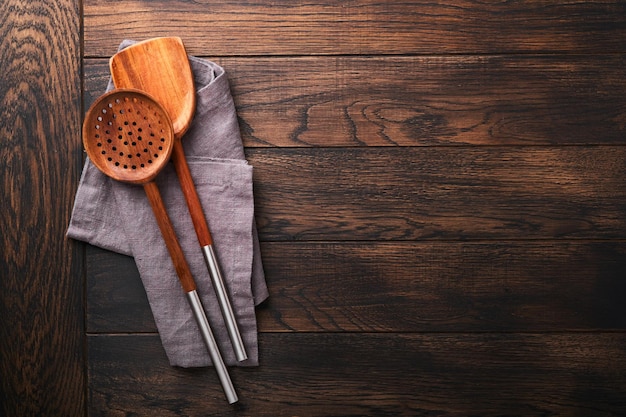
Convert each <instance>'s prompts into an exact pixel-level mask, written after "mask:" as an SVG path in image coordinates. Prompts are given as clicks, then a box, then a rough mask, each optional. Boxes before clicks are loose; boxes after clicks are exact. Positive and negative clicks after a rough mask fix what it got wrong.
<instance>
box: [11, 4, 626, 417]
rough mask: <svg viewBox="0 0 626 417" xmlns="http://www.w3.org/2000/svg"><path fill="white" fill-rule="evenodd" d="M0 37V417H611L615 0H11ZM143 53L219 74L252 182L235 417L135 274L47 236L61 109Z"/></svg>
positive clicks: (615, 386)
mask: <svg viewBox="0 0 626 417" xmlns="http://www.w3.org/2000/svg"><path fill="white" fill-rule="evenodd" d="M37 4H39V5H40V7H37V6H36V5H37ZM44 5H45V7H44ZM81 12H82V13H83V18H84V20H83V26H82V28H83V30H82V32H80V31H79V29H80V28H81V25H80V17H81V15H80V13H81ZM0 31H1V32H0V33H2V35H3V37H2V38H0V39H2V41H1V42H2V46H3V48H2V49H1V50H0V56H2V62H3V63H5V62H7V63H10V65H7V66H6V67H5V68H4V69H3V74H2V75H1V76H0V77H2V79H1V80H2V82H1V83H0V97H1V98H2V100H3V101H2V104H3V106H2V108H1V110H0V111H2V118H0V128H1V130H0V131H1V132H2V144H1V145H0V152H1V155H2V161H3V164H4V167H5V168H4V170H3V174H2V175H3V176H2V178H3V182H2V186H3V195H4V196H6V197H8V198H6V199H5V200H3V201H2V209H3V216H2V223H1V224H2V239H3V243H4V249H3V251H4V257H3V261H2V264H0V265H1V266H2V280H1V281H0V290H1V292H0V300H1V302H0V313H1V314H0V315H1V316H2V317H3V323H2V325H0V332H1V333H0V371H1V372H2V378H1V379H0V415H3V414H4V415H7V416H21V415H47V416H56V415H59V416H79V415H89V416H131V415H142V416H143V415H158V416H206V415H241V416H244V415H245V416H248V415H250V416H293V415H298V416H327V415H343V416H361V415H373V416H379V415H394V416H395V415H407V416H413V415H424V416H426V415H440V416H470V415H475V416H478V415H480V416H502V415H507V416H546V415H554V416H622V415H626V400H625V399H626V303H624V302H623V300H624V297H625V296H626V148H625V147H624V144H625V143H626V142H625V137H624V135H625V132H626V81H625V80H626V65H625V64H626V3H624V2H621V1H616V0H615V1H579V2H564V1H561V2H553V1H531V0H518V1H507V2H483V1H474V0H448V1H441V2H426V1H411V2H396V1H389V2H378V1H371V0H355V1H350V2H340V1H331V0H328V1H321V2H314V3H301V2H296V3H294V2H289V1H265V0H263V1H258V2H253V3H248V2H237V1H204V0H203V1H193V2H190V1H185V0H158V1H150V2H137V1H131V0H115V1H114V0H106V1H96V0H84V1H82V2H73V3H72V2H70V1H59V2H56V3H55V5H53V6H51V5H48V3H45V2H42V1H33V2H25V1H16V0H12V1H11V0H10V1H8V4H7V7H3V8H2V11H0ZM81 33H82V37H83V38H82V40H83V43H82V49H81V43H80V40H81V38H80V37H79V35H80V34H81ZM161 35H174V36H180V37H182V39H183V40H184V42H185V44H186V46H187V47H188V49H189V51H190V52H191V53H192V54H194V55H197V56H202V57H206V58H209V59H211V60H214V61H215V62H217V63H219V64H220V65H222V66H224V68H225V69H226V71H227V73H228V77H229V80H230V83H231V88H232V93H233V97H234V100H235V104H236V106H237V112H238V116H239V122H240V127H241V131H242V135H243V139H244V144H245V146H246V155H247V158H248V160H249V161H250V163H251V164H252V165H253V166H254V170H255V171H254V175H255V176H254V187H255V203H256V218H257V223H258V226H259V233H260V238H261V249H262V254H263V260H264V266H265V271H266V275H267V280H268V285H269V290H270V298H269V300H268V301H267V302H265V303H264V304H263V305H261V306H260V307H259V309H258V310H257V316H258V319H259V339H260V362H261V365H260V366H259V367H258V368H236V369H232V377H233V380H234V383H235V385H236V386H237V389H238V392H239V394H240V398H241V400H240V403H239V404H237V405H236V406H234V407H233V406H228V404H227V403H226V402H225V401H224V398H223V394H222V392H221V389H220V387H219V383H218V381H217V378H216V376H215V374H214V371H213V370H212V369H195V370H183V369H177V368H172V367H170V366H169V364H168V362H167V359H166V357H165V354H164V351H163V348H162V346H161V344H160V341H159V339H158V335H157V333H156V328H155V324H154V321H153V319H152V315H151V312H150V308H149V305H148V302H147V299H146V295H145V291H144V290H143V287H142V285H141V281H140V279H139V276H138V272H137V270H136V268H135V266H134V262H133V259H132V258H129V257H126V256H122V255H118V254H113V253H111V252H108V251H105V250H103V249H99V248H95V247H90V246H84V245H82V244H80V243H77V242H72V243H70V242H68V241H66V240H65V239H64V238H63V233H64V231H65V227H66V225H67V221H68V219H69V214H70V211H71V203H72V202H71V199H72V197H73V195H74V193H75V189H76V186H77V182H78V175H79V172H80V162H81V160H82V149H81V146H80V137H79V130H80V120H81V108H82V109H84V108H86V107H87V106H89V105H90V104H91V102H93V100H94V99H95V98H97V97H98V96H99V95H100V94H101V93H102V92H103V91H104V88H105V87H106V83H107V80H108V77H109V74H108V68H107V60H108V58H109V57H110V56H111V55H112V54H113V53H114V52H115V50H116V48H117V45H118V44H119V42H121V40H122V39H124V38H131V39H137V40H141V39H145V38H149V37H154V36H161ZM81 54H82V58H83V60H82V66H81V61H80V58H81ZM81 76H82V78H81ZM81 86H82V93H83V95H82V98H83V104H82V107H81V104H80V92H81ZM59 113H62V117H60V116H58V114H59ZM68 138H72V139H68ZM83 261H84V267H83ZM83 290H84V293H83ZM83 294H84V295H83ZM83 296H84V298H85V300H83ZM83 301H84V306H83ZM5 317H8V319H5ZM83 321H84V328H83Z"/></svg>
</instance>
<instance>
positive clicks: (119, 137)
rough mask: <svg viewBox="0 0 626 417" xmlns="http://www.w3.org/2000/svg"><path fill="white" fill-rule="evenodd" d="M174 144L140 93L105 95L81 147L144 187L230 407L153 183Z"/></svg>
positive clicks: (224, 377)
mask: <svg viewBox="0 0 626 417" xmlns="http://www.w3.org/2000/svg"><path fill="white" fill-rule="evenodd" d="M174 142H175V141H174V132H173V129H172V122H171V120H170V118H169V115H168V114H167V112H166V110H165V109H164V108H163V107H161V105H160V104H159V103H157V102H156V101H155V100H154V99H153V98H151V97H150V96H148V95H146V94H145V93H144V92H142V91H139V90H129V89H118V90H113V91H111V92H109V93H107V94H104V95H103V96H101V97H100V98H99V99H98V100H96V102H95V103H94V104H93V105H92V106H91V107H90V109H89V111H87V114H86V115H85V121H84V124H83V145H84V146H85V150H86V151H87V155H89V159H91V161H92V162H93V164H94V165H95V166H96V167H97V168H98V169H99V170H100V171H102V172H103V173H104V174H105V175H108V176H109V177H111V178H113V179H115V180H118V181H123V182H127V183H131V184H141V185H143V188H144V190H145V192H146V194H147V196H148V200H149V201H150V205H151V206H152V210H153V211H154V215H155V217H156V220H157V224H158V225H159V229H160V230H161V233H162V234H163V239H164V240H165V244H166V246H167V249H168V251H169V253H170V256H171V258H172V262H173V264H174V268H175V269H176V273H177V274H178V279H179V280H180V283H181V285H182V287H183V290H184V291H185V293H186V295H187V299H188V300H189V303H190V305H191V307H192V310H193V313H194V317H195V319H196V321H197V323H198V327H199V328H200V330H201V332H202V336H203V339H204V342H205V343H206V345H207V348H208V350H209V354H210V355H211V360H212V361H213V364H214V365H215V369H216V371H217V374H218V377H219V379H220V382H221V383H222V387H223V388H224V392H225V394H226V398H227V399H228V402H229V403H231V404H232V403H234V402H236V401H237V400H238V399H237V394H236V392H235V388H234V387H233V384H232V381H231V379H230V376H229V375H228V371H227V369H226V366H225V365H224V361H223V360H222V356H221V354H220V352H219V348H218V346H217V343H215V338H214V337H213V333H212V332H211V328H210V327H209V322H208V320H207V317H206V314H205V313H204V309H203V308H202V304H201V302H200V298H199V297H198V293H197V291H196V283H195V281H194V279H193V276H192V275H191V271H190V270H189V265H188V264H187V261H186V259H185V255H184V254H183V251H182V248H181V247H180V244H179V242H178V239H177V237H176V233H175V232H174V228H173V226H172V222H171V220H170V218H169V216H168V214H167V211H166V210H165V205H164V204H163V200H162V198H161V193H160V192H159V188H158V187H157V185H156V183H155V181H154V180H155V178H156V176H157V174H158V173H159V172H160V171H161V170H162V169H163V167H164V166H165V165H166V164H167V162H168V160H169V158H170V155H171V154H172V150H173V147H174Z"/></svg>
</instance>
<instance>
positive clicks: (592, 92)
mask: <svg viewBox="0 0 626 417" xmlns="http://www.w3.org/2000/svg"><path fill="white" fill-rule="evenodd" d="M207 52H210V51H207ZM208 58H211V57H210V56H209V57H208ZM217 62H218V63H219V64H220V65H222V66H223V67H224V68H225V70H226V72H227V74H228V77H229V80H230V83H231V89H232V92H233V96H234V100H235V104H236V106H237V114H238V117H239V121H240V126H241V130H242V135H243V139H244V144H245V145H246V146H248V147H265V146H290V147H294V146H296V147H308V146H337V147H346V146H349V147H354V146H432V145H444V146H445V145H470V144H471V145H545V144H559V145H568V144H618V143H621V142H622V140H623V136H624V131H625V129H626V86H625V84H624V82H623V80H624V79H625V78H626V63H625V62H624V57H623V55H599V56H595V57H594V59H592V60H590V59H587V58H586V57H582V56H571V57H562V56H554V55H548V56H451V57H440V56H437V57H314V58H311V57H298V58H258V57H257V58H219V59H217ZM85 77H86V78H85V93H86V102H88V103H89V102H91V101H92V100H93V99H94V98H96V97H98V96H99V95H100V94H102V92H103V91H104V90H105V88H106V85H107V82H108V78H109V73H108V69H107V64H106V60H102V59H89V60H86V64H85Z"/></svg>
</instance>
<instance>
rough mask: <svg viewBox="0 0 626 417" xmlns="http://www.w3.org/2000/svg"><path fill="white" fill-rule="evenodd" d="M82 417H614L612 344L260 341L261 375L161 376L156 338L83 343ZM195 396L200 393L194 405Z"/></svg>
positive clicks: (480, 337) (566, 338)
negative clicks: (86, 356) (86, 391)
mask: <svg viewBox="0 0 626 417" xmlns="http://www.w3.org/2000/svg"><path fill="white" fill-rule="evenodd" d="M88 339H89V350H90V353H91V357H92V360H91V361H90V365H89V376H90V380H91V381H92V384H93V387H94V389H93V390H92V392H91V403H90V416H110V415H120V416H123V415H151V414H158V415H159V416H164V417H171V416H207V415H215V416H217V415H220V416H222V415H255V416H294V415H310V416H328V415H342V416H364V415H376V416H398V415H402V416H415V415H438V416H466V415H480V416H501V415H503V412H502V410H508V411H507V412H506V415H507V416H546V415H570V416H580V415H585V416H619V415H623V414H624V413H625V412H626V403H625V402H624V397H625V395H626V377H625V376H624V373H623V372H621V370H623V369H624V367H625V366H626V354H625V352H624V345H625V344H626V339H625V338H624V335H623V334H613V333H599V334H586V333H579V334H576V333H574V334H475V335H467V334H461V335H459V334H454V333H453V334H397V333H387V334H306V333H304V334H292V333H289V334H262V335H261V337H260V349H261V352H262V358H261V362H262V365H261V367H260V368H248V369H243V368H237V369H233V370H232V376H233V381H234V382H235V385H236V386H237V388H238V390H239V394H240V397H241V401H240V403H239V404H237V405H236V406H235V407H232V408H230V407H229V406H227V404H225V402H224V401H223V400H222V399H221V398H220V395H221V393H220V388H219V384H217V383H216V378H215V376H214V374H213V373H212V370H211V369H195V370H182V369H177V368H172V367H170V366H169V365H167V363H166V360H165V358H164V353H163V351H162V347H161V346H160V343H159V339H158V337H156V336H132V335H131V336H113V337H111V336H93V337H89V338H88ZM200 393H201V394H200Z"/></svg>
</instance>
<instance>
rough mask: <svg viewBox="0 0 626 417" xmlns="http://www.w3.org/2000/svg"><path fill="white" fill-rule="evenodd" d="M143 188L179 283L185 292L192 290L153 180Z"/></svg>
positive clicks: (170, 223) (183, 259)
mask: <svg viewBox="0 0 626 417" xmlns="http://www.w3.org/2000/svg"><path fill="white" fill-rule="evenodd" d="M143 188H144V190H145V191H146V195H147V196H148V200H149V201H150V205H151V206H152V211H153V212H154V216H155V217H156V220H157V224H158V225H159V229H161V234H162V235H163V239H164V240H165V245H166V246H167V250H168V251H169V253H170V257H171V258H172V262H173V263H174V268H175V269H176V273H177V274H178V279H179V280H180V284H181V285H182V287H183V289H184V290H185V292H189V291H193V290H195V289H196V283H195V281H194V279H193V276H192V275H191V271H190V270H189V265H188V264H187V261H186V260H185V255H184V254H183V250H182V248H181V247H180V243H179V242H178V238H177V237H176V233H175V232H174V227H173V226H172V222H171V220H170V218H169V216H168V215H167V211H166V210H165V205H164V204H163V199H162V198H161V193H160V192H159V188H158V187H157V185H156V183H155V182H154V181H151V182H148V183H146V184H144V186H143Z"/></svg>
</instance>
